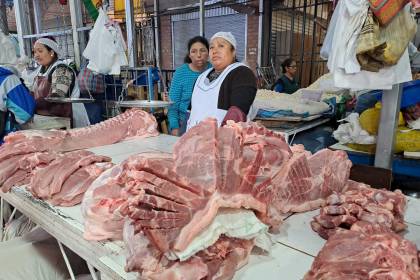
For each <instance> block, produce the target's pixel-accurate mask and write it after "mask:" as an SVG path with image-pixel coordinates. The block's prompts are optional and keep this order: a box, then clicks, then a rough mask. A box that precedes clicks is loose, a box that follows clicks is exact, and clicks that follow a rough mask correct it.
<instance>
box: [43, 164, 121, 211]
mask: <svg viewBox="0 0 420 280" xmlns="http://www.w3.org/2000/svg"><path fill="white" fill-rule="evenodd" d="M112 166H113V164H112V163H111V162H107V163H105V164H96V163H93V164H90V165H87V166H83V167H81V168H79V169H77V170H76V171H75V172H73V173H72V174H70V176H69V177H68V178H67V179H66V180H65V181H64V183H63V185H62V186H61V190H60V191H59V192H58V193H55V194H53V195H52V197H51V198H50V199H47V201H48V202H49V203H51V204H52V205H60V206H73V205H76V204H79V203H80V202H82V199H83V196H84V194H85V192H86V190H87V189H88V188H89V186H90V185H91V184H92V182H93V181H94V180H95V179H96V178H97V177H98V176H99V175H101V173H102V172H104V171H105V170H107V169H109V168H111V167H112Z"/></svg>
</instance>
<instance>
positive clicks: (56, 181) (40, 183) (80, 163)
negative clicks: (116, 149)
mask: <svg viewBox="0 0 420 280" xmlns="http://www.w3.org/2000/svg"><path fill="white" fill-rule="evenodd" d="M109 161H111V158H109V157H105V156H98V155H95V154H94V153H92V152H89V151H84V150H81V151H74V152H69V153H65V154H60V155H59V156H58V157H57V158H56V159H55V160H53V161H52V162H50V163H49V164H48V165H47V166H45V167H43V168H40V169H38V170H36V171H35V173H34V175H33V176H32V178H31V182H30V184H29V185H28V187H27V188H28V190H30V191H31V193H32V194H33V195H34V196H35V197H38V198H42V199H52V197H53V196H54V195H57V194H58V193H60V192H61V191H62V187H63V185H64V182H65V181H66V180H68V179H69V177H70V176H71V175H72V174H73V173H74V172H76V171H77V170H78V169H79V168H83V167H87V166H89V165H91V164H93V163H97V162H109ZM101 171H103V170H102V169H101ZM99 173H100V172H99ZM88 176H89V174H88ZM74 187H77V185H75V186H74ZM67 188H68V187H66V190H67V191H68V189H67ZM79 194H80V193H79Z"/></svg>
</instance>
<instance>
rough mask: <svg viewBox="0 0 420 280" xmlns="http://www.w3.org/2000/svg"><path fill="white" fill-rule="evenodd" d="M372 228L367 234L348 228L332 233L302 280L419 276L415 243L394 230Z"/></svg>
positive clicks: (403, 279)
mask: <svg viewBox="0 0 420 280" xmlns="http://www.w3.org/2000/svg"><path fill="white" fill-rule="evenodd" d="M372 229H373V230H372V231H371V232H370V234H368V235H367V234H364V233H362V232H357V231H353V230H347V231H341V232H337V233H336V234H334V235H333V236H331V237H330V239H328V241H327V243H326V244H325V246H324V247H323V248H322V250H321V251H320V252H319V254H318V256H317V257H316V258H315V260H314V262H313V264H312V268H311V270H310V271H309V272H308V273H307V274H306V275H305V278H304V280H341V279H357V280H382V279H383V280H385V279H390V280H391V279H394V280H396V279H400V280H417V279H420V274H419V271H420V270H419V262H418V255H417V248H416V245H414V244H413V243H411V242H410V241H408V240H405V239H403V238H401V237H400V236H399V235H397V234H395V233H393V232H383V231H382V230H377V229H376V230H375V229H374V226H373V227H372ZM385 231H386V230H385Z"/></svg>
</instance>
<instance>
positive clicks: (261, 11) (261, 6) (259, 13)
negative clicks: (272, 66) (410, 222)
mask: <svg viewBox="0 0 420 280" xmlns="http://www.w3.org/2000/svg"><path fill="white" fill-rule="evenodd" d="M263 5H264V1H263V0H260V3H259V9H258V10H259V12H258V52H257V53H258V54H257V65H261V57H262V52H261V50H262V36H263V34H262V28H263V27H262V25H263V11H264V7H263Z"/></svg>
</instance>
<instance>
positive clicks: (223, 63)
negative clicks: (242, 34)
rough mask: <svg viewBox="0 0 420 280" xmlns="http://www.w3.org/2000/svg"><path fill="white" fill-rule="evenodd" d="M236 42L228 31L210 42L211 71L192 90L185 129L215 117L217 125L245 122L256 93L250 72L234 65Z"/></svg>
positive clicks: (212, 38)
mask: <svg viewBox="0 0 420 280" xmlns="http://www.w3.org/2000/svg"><path fill="white" fill-rule="evenodd" d="M236 50H237V42H236V39H235V36H233V34H232V33H231V32H223V31H220V32H217V33H216V34H214V35H213V36H212V37H211V40H210V61H211V63H212V65H213V67H212V68H210V69H208V70H207V71H204V72H203V74H201V75H200V76H199V77H198V79H197V81H196V83H195V85H194V90H193V95H192V99H191V115H190V117H189V119H188V123H187V130H188V129H190V128H192V127H194V126H195V125H197V124H198V123H199V122H201V121H202V120H204V119H206V118H209V117H211V118H215V119H216V120H217V124H218V126H222V125H223V124H225V123H226V122H227V121H228V120H231V121H235V122H239V121H246V116H247V115H248V112H249V109H250V107H251V105H252V103H253V102H254V99H255V95H256V93H257V81H256V78H255V75H254V73H253V72H252V70H251V69H250V68H249V67H248V66H246V65H245V64H243V63H239V62H237V58H236Z"/></svg>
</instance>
